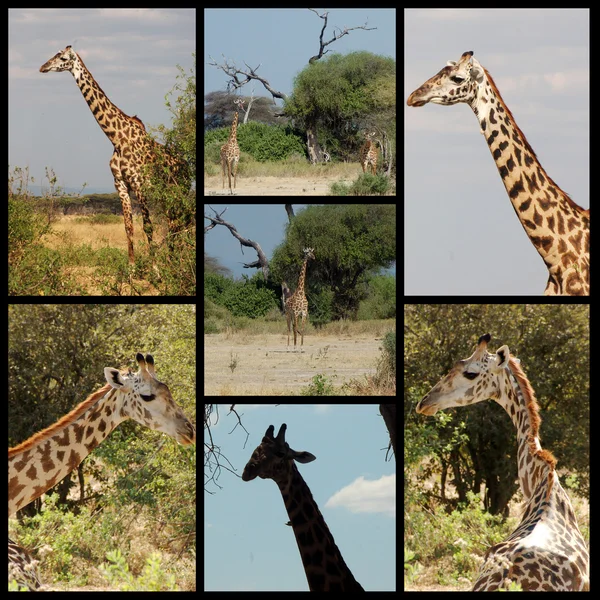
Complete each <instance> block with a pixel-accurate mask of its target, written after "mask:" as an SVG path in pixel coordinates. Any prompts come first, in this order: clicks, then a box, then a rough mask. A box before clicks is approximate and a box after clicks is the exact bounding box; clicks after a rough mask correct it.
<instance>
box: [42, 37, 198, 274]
mask: <svg viewBox="0 0 600 600" xmlns="http://www.w3.org/2000/svg"><path fill="white" fill-rule="evenodd" d="M50 71H54V72H61V71H69V72H70V73H71V75H73V77H74V78H75V83H76V84H77V86H78V87H79V89H80V90H81V93H82V94H83V97H84V99H85V101H86V102H87V104H88V106H89V107H90V110H91V111H92V114H93V115H94V117H95V119H96V121H97V122H98V125H100V129H102V131H103V132H104V133H105V135H106V137H107V138H108V139H109V140H110V141H111V143H112V145H113V146H114V152H113V155H112V158H111V159H110V170H111V171H112V174H113V178H114V183H115V188H116V190H117V192H118V194H119V198H120V199H121V206H122V208H123V220H124V222H125V233H126V234H127V253H128V258H129V264H133V263H134V262H135V256H134V251H133V215H132V209H131V198H130V193H133V194H135V196H136V198H137V200H138V202H139V204H140V208H141V211H142V219H143V223H144V225H143V228H144V233H145V234H146V237H147V239H148V245H149V248H150V252H151V253H153V241H152V238H153V235H154V228H153V226H152V221H151V220H150V212H149V210H148V204H147V201H146V198H145V195H144V192H143V189H144V186H145V185H147V184H148V173H147V172H146V168H147V167H148V166H149V165H151V164H152V163H153V162H154V161H155V160H156V157H157V155H160V156H164V157H165V161H166V163H167V166H168V167H169V168H170V171H171V175H172V176H174V177H175V176H178V175H182V176H184V177H185V176H186V173H187V168H186V165H185V164H184V163H183V161H181V160H179V159H177V158H175V157H173V156H171V155H170V154H169V153H167V152H162V153H161V152H160V151H159V147H160V144H158V143H157V142H155V141H154V140H152V139H150V138H148V137H147V135H146V128H145V127H144V124H143V123H142V121H141V120H140V119H138V118H137V116H135V115H134V116H133V117H129V116H127V115H126V114H125V113H124V112H123V111H121V110H120V109H119V108H118V107H117V106H115V105H114V104H113V103H112V102H111V101H110V100H109V99H108V97H107V96H106V94H105V93H104V92H103V91H102V89H101V88H100V86H99V85H98V83H97V82H96V80H95V79H94V78H93V77H92V74H91V73H90V72H89V71H88V69H87V67H86V66H85V64H84V63H83V61H82V60H81V57H80V56H79V55H78V54H77V52H75V50H73V49H72V48H71V46H67V47H66V48H65V49H64V50H62V51H61V52H58V53H57V54H56V55H54V56H53V57H52V58H51V59H50V60H49V61H48V62H46V63H44V64H43V65H42V66H41V67H40V73H48V72H50ZM170 212H171V213H173V211H170ZM178 227H179V225H177V220H176V219H175V218H173V219H171V218H170V217H169V231H170V232H173V233H175V232H176V231H177V229H178Z"/></svg>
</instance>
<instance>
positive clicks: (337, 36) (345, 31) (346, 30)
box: [308, 8, 377, 65]
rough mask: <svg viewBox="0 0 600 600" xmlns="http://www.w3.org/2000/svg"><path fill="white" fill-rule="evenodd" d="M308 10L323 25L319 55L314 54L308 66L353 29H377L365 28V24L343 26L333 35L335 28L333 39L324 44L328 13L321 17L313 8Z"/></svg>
mask: <svg viewBox="0 0 600 600" xmlns="http://www.w3.org/2000/svg"><path fill="white" fill-rule="evenodd" d="M308 10H310V11H312V12H314V13H315V14H316V15H317V16H318V17H320V18H321V19H323V21H324V23H323V29H321V35H320V36H319V54H316V55H315V56H313V57H311V58H309V59H308V62H309V64H311V65H312V64H313V63H314V62H315V61H316V60H319V59H320V58H321V57H322V56H323V55H324V54H327V53H328V52H329V50H325V48H326V47H327V46H329V44H332V43H333V42H335V41H337V40H339V39H340V38H343V37H344V36H345V35H347V34H348V33H349V32H350V31H352V30H354V29H364V30H365V31H373V29H377V27H367V23H368V20H367V23H365V24H364V25H360V26H359V27H347V26H346V25H344V29H343V30H342V29H340V28H339V27H337V30H338V31H339V34H336V33H335V29H336V28H335V27H334V35H333V37H332V38H331V39H330V40H329V41H328V42H324V41H323V34H324V33H325V29H326V27H327V18H328V16H329V13H328V12H324V13H323V14H322V15H320V14H319V13H318V12H317V11H316V10H315V9H314V8H309V9H308Z"/></svg>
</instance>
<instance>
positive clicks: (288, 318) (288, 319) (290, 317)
mask: <svg viewBox="0 0 600 600" xmlns="http://www.w3.org/2000/svg"><path fill="white" fill-rule="evenodd" d="M286 317H287V328H288V344H287V345H288V348H289V347H290V325H291V324H292V315H291V314H290V313H289V311H288V313H287V314H286Z"/></svg>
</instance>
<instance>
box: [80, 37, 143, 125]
mask: <svg viewBox="0 0 600 600" xmlns="http://www.w3.org/2000/svg"><path fill="white" fill-rule="evenodd" d="M69 47H70V46H69ZM73 52H75V50H73ZM75 54H77V52H75ZM77 57H78V58H79V62H80V63H81V64H82V65H83V68H84V69H85V70H86V71H87V72H88V73H89V75H90V77H91V78H92V79H93V80H94V82H95V83H96V85H97V86H98V89H99V90H100V92H101V93H102V95H103V96H104V97H105V98H108V96H107V95H106V94H105V93H104V90H103V89H102V88H101V87H100V84H99V83H98V82H97V81H96V79H95V77H94V76H93V75H92V72H91V71H90V70H89V69H88V68H87V67H86V66H85V63H84V62H83V59H82V58H81V56H79V54H77ZM111 104H112V105H113V106H114V107H115V110H117V111H118V112H119V113H121V114H122V115H123V116H124V117H125V118H126V119H129V120H131V121H137V123H138V124H139V125H140V126H141V127H142V129H143V130H144V131H146V127H145V125H144V124H143V123H142V121H141V119H138V117H137V115H133V117H130V116H129V115H127V114H125V113H124V112H123V111H122V110H121V109H120V108H119V107H118V106H117V105H116V104H115V103H114V102H111Z"/></svg>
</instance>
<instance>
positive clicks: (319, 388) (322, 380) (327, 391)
mask: <svg viewBox="0 0 600 600" xmlns="http://www.w3.org/2000/svg"><path fill="white" fill-rule="evenodd" d="M301 395H302V396H337V394H336V393H335V387H334V385H333V383H331V381H330V380H329V377H327V376H325V375H315V376H314V377H313V378H312V383H311V384H310V385H309V386H308V387H307V388H304V389H303V390H302V393H301Z"/></svg>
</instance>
